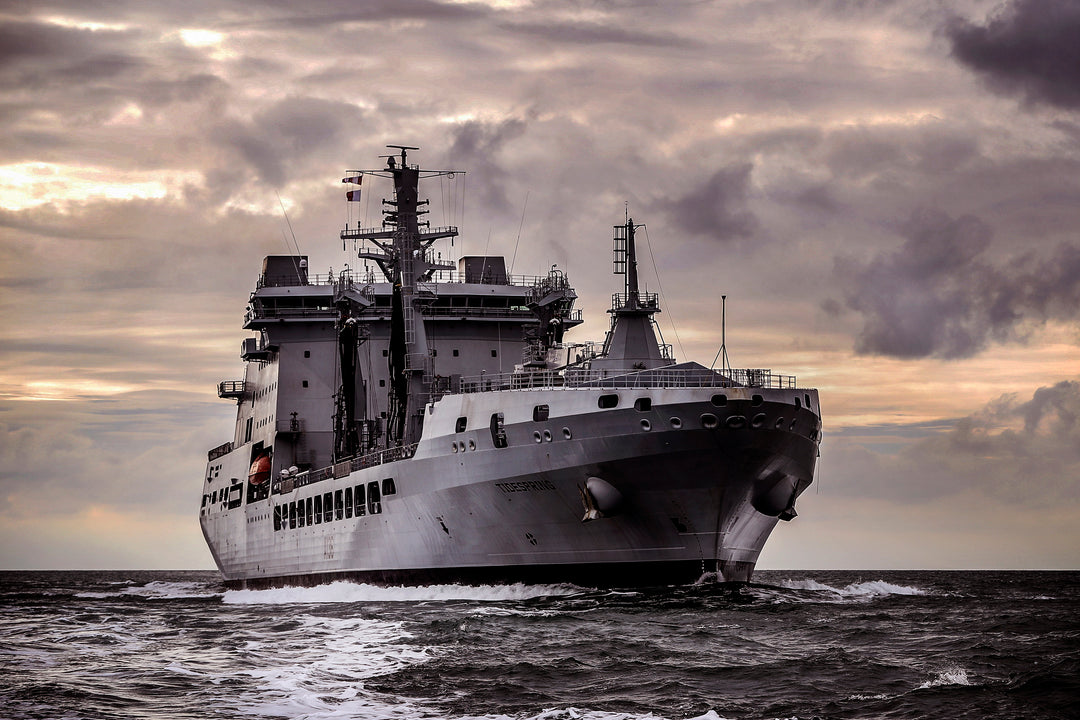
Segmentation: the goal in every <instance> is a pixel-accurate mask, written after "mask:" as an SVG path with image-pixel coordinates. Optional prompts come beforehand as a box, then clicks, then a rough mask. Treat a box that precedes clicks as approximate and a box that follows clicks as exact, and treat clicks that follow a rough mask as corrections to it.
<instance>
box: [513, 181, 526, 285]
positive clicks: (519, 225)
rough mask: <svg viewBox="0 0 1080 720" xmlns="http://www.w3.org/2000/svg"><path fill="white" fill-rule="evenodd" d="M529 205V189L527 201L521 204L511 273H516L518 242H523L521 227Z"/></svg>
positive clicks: (523, 224)
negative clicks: (515, 263)
mask: <svg viewBox="0 0 1080 720" xmlns="http://www.w3.org/2000/svg"><path fill="white" fill-rule="evenodd" d="M527 207H529V191H528V190H526V191H525V203H524V204H523V205H522V206H521V222H520V223H518V232H517V238H516V239H515V240H514V255H513V257H511V258H510V273H509V274H510V275H513V274H514V262H515V261H516V260H517V251H518V243H520V242H521V228H522V227H524V226H525V208H527Z"/></svg>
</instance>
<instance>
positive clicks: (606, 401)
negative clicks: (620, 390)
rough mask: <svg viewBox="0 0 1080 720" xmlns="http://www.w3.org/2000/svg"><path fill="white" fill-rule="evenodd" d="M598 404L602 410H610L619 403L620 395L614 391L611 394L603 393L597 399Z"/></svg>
mask: <svg viewBox="0 0 1080 720" xmlns="http://www.w3.org/2000/svg"><path fill="white" fill-rule="evenodd" d="M596 404H597V405H598V406H599V407H600V409H601V410H610V409H611V408H613V407H615V406H616V405H618V404H619V396H618V395H615V394H614V393H613V394H611V395H601V396H600V399H599V400H597V401H596Z"/></svg>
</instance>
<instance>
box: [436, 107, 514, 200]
mask: <svg viewBox="0 0 1080 720" xmlns="http://www.w3.org/2000/svg"><path fill="white" fill-rule="evenodd" d="M527 128H528V124H527V123H526V121H525V120H522V119H519V118H507V119H506V120H503V121H502V122H496V123H488V122H482V121H479V120H470V121H468V122H464V123H461V124H460V125H458V126H456V127H455V128H454V130H453V136H452V143H451V145H450V150H449V152H448V157H449V158H450V160H451V162H452V163H454V165H455V166H461V167H465V168H467V171H468V178H469V193H470V195H471V194H472V193H477V194H478V195H479V198H480V205H481V207H483V208H485V209H486V210H488V211H492V212H507V211H509V210H510V209H511V208H512V204H511V202H510V200H509V198H507V195H506V179H507V177H508V175H509V173H508V172H507V171H506V170H505V169H504V168H503V167H501V166H500V165H499V159H498V156H499V154H500V153H501V152H502V151H504V150H505V149H506V147H507V146H508V145H510V144H511V143H513V142H514V141H516V140H518V139H520V138H521V137H522V136H523V135H524V134H525V132H526V130H527Z"/></svg>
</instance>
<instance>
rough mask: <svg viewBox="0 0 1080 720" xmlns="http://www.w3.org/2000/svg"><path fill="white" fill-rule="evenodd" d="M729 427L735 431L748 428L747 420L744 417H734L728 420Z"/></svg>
mask: <svg viewBox="0 0 1080 720" xmlns="http://www.w3.org/2000/svg"><path fill="white" fill-rule="evenodd" d="M727 426H728V427H729V428H732V429H734V430H738V429H739V428H744V427H746V418H745V417H744V416H742V415H732V416H731V417H729V418H728V419H727Z"/></svg>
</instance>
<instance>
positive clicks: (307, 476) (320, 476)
mask: <svg viewBox="0 0 1080 720" xmlns="http://www.w3.org/2000/svg"><path fill="white" fill-rule="evenodd" d="M419 444H420V443H413V444H411V445H403V446H401V447H394V448H387V449H386V450H377V451H375V452H372V453H368V454H366V455H361V456H359V457H355V458H353V459H351V460H343V461H342V462H340V463H337V464H336V465H329V466H327V467H324V468H319V469H318V470H309V471H307V472H302V473H299V474H297V475H294V476H292V477H287V478H281V477H278V478H274V485H273V492H274V494H278V493H283V492H292V491H293V490H295V489H296V488H300V487H304V486H306V485H311V484H313V483H317V482H321V481H323V480H327V479H329V478H332V477H334V476H335V472H334V470H335V469H339V472H338V473H337V475H338V477H344V476H345V475H347V474H348V473H350V472H356V471H357V470H363V469H364V468H369V467H375V466H376V465H383V464H385V463H391V462H396V461H398V460H407V459H408V458H411V457H412V456H413V455H415V454H416V448H417V446H418V445H419ZM340 471H344V472H340Z"/></svg>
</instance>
